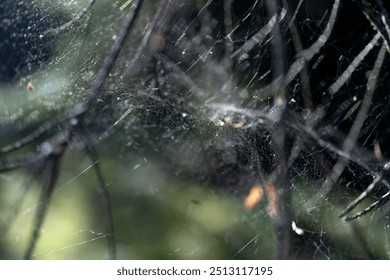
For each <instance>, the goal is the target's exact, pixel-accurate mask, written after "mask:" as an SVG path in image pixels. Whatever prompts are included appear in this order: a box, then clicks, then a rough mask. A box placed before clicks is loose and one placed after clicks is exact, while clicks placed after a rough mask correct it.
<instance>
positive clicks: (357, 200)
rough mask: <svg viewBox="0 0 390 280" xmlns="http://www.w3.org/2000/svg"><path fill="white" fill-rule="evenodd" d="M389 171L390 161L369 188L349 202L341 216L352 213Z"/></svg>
mask: <svg viewBox="0 0 390 280" xmlns="http://www.w3.org/2000/svg"><path fill="white" fill-rule="evenodd" d="M389 173H390V163H387V164H386V165H385V168H384V170H383V172H382V173H381V174H380V175H379V176H377V177H375V179H374V180H373V181H372V182H371V184H370V185H369V186H368V187H367V189H366V190H365V191H364V192H362V193H361V194H360V195H359V197H357V198H356V199H355V200H354V201H352V202H351V203H350V204H348V206H347V207H346V208H345V210H344V211H343V212H342V213H341V214H340V218H343V217H345V216H346V215H347V214H348V213H350V212H351V211H352V210H353V209H355V208H356V206H357V205H358V204H359V203H360V202H361V201H362V200H363V199H365V198H366V197H367V196H368V195H369V194H370V193H371V192H372V191H373V190H374V188H375V187H376V186H377V185H378V184H379V183H381V182H382V181H383V180H384V179H385V178H386V176H387V175H388V174H389Z"/></svg>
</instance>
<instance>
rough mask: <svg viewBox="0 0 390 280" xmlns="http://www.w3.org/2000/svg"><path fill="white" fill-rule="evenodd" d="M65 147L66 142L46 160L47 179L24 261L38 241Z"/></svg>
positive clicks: (29, 256) (29, 257)
mask: <svg viewBox="0 0 390 280" xmlns="http://www.w3.org/2000/svg"><path fill="white" fill-rule="evenodd" d="M66 147H67V142H63V143H60V144H59V149H58V150H57V151H55V152H53V153H52V154H51V155H50V156H49V157H48V158H47V164H48V165H47V167H46V168H47V169H46V170H47V177H46V180H45V182H44V184H43V189H42V193H41V198H40V200H39V204H38V209H37V212H36V214H35V221H34V229H33V232H32V236H31V239H30V242H29V244H28V247H27V250H26V253H25V255H24V258H25V259H31V257H32V253H33V251H34V248H35V246H36V243H37V241H38V238H39V233H40V229H41V227H42V224H43V221H44V218H45V214H46V212H47V209H48V206H49V202H50V199H51V196H52V194H53V191H54V187H55V185H56V183H57V179H58V175H59V170H60V164H61V160H62V156H63V154H64V152H65V150H66Z"/></svg>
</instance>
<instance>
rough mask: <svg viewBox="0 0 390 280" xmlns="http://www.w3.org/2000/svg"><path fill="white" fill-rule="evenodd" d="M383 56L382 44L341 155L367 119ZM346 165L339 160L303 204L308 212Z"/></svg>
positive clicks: (345, 151)
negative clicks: (315, 192) (318, 188)
mask: <svg viewBox="0 0 390 280" xmlns="http://www.w3.org/2000/svg"><path fill="white" fill-rule="evenodd" d="M385 54H386V45H385V44H382V48H381V49H380V51H379V54H378V57H377V59H376V61H375V64H374V67H373V69H372V71H371V74H370V77H369V79H368V82H367V91H366V94H365V95H364V98H363V100H362V103H361V105H360V109H359V112H358V114H357V116H356V119H355V120H354V122H353V124H352V127H351V129H350V131H349V133H348V135H347V137H346V139H345V141H344V143H343V146H342V151H343V153H344V154H346V155H348V156H349V155H350V153H351V151H352V149H353V148H354V146H355V144H356V141H357V139H358V137H359V134H360V130H361V128H362V127H363V124H364V122H365V120H366V118H367V114H368V110H369V109H370V106H371V102H372V98H373V96H374V92H375V89H376V85H377V80H378V75H379V73H380V70H381V69H382V65H383V61H384V59H385ZM347 164H348V159H347V158H346V157H341V158H339V160H338V161H337V163H336V164H335V165H334V166H333V169H332V171H331V173H330V174H329V175H328V176H327V177H326V179H325V181H324V183H323V184H322V186H321V189H320V191H319V192H318V193H317V194H316V195H315V196H314V197H313V198H312V199H310V200H309V201H308V202H307V203H305V207H306V208H308V209H309V211H310V210H312V209H313V208H315V205H317V204H318V200H319V199H321V198H322V197H324V196H325V195H326V194H327V193H328V192H329V191H330V189H331V188H332V187H333V185H334V184H335V183H336V181H337V180H338V179H339V177H340V175H341V174H342V173H343V171H344V168H345V167H346V165H347Z"/></svg>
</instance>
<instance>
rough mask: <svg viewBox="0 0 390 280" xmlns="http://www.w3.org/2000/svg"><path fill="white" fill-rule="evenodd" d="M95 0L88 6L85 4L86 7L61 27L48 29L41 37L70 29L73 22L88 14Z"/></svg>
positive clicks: (91, 0)
mask: <svg viewBox="0 0 390 280" xmlns="http://www.w3.org/2000/svg"><path fill="white" fill-rule="evenodd" d="M95 1H96V0H90V1H89V3H88V4H87V6H85V7H84V9H83V10H82V11H81V12H80V13H79V14H78V15H77V16H75V17H74V18H73V19H72V20H70V21H68V22H67V23H65V24H63V25H61V26H60V27H57V28H53V29H48V30H46V31H45V32H44V33H43V34H42V35H41V36H40V37H41V38H43V37H45V36H56V35H58V34H60V33H61V32H63V31H65V30H66V29H69V28H70V27H71V26H72V25H73V24H75V23H76V22H78V21H79V20H80V19H81V18H82V17H84V16H85V15H86V14H87V12H88V11H89V10H90V9H91V8H92V5H93V4H94V3H95Z"/></svg>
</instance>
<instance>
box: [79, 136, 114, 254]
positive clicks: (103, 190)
mask: <svg viewBox="0 0 390 280" xmlns="http://www.w3.org/2000/svg"><path fill="white" fill-rule="evenodd" d="M81 133H82V134H83V138H84V142H85V144H86V151H87V153H88V156H89V158H90V159H91V162H92V164H93V167H94V169H95V172H96V177H97V179H98V182H99V185H98V191H99V195H100V199H101V201H102V204H103V207H104V209H105V212H106V214H107V232H109V234H107V243H108V244H107V245H108V248H109V258H110V259H111V260H114V259H116V242H115V226H114V218H113V215H112V207H111V202H110V193H109V191H108V189H107V184H106V182H105V180H104V176H103V173H102V171H101V168H100V164H99V155H98V153H97V151H96V149H95V146H94V145H93V143H92V140H91V139H90V137H89V136H88V134H87V133H85V131H84V132H81Z"/></svg>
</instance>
